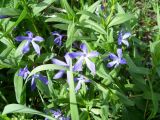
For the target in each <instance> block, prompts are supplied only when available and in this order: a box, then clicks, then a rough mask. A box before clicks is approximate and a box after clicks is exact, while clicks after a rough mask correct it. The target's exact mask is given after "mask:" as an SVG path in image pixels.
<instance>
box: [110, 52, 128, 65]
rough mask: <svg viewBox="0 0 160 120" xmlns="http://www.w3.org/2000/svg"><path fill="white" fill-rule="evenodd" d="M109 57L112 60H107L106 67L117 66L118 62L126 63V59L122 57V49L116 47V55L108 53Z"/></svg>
mask: <svg viewBox="0 0 160 120" xmlns="http://www.w3.org/2000/svg"><path fill="white" fill-rule="evenodd" d="M109 58H110V59H112V60H113V61H112V62H109V63H108V64H107V67H109V68H110V67H113V66H114V67H115V68H116V67H117V66H119V65H120V64H127V62H126V60H125V59H124V58H122V49H117V56H116V55H115V54H113V53H110V54H109Z"/></svg>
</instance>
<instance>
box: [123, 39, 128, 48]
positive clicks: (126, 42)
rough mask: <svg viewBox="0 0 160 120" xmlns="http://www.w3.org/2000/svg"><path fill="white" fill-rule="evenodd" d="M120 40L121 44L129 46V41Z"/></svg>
mask: <svg viewBox="0 0 160 120" xmlns="http://www.w3.org/2000/svg"><path fill="white" fill-rule="evenodd" d="M122 42H123V44H125V45H126V46H127V47H129V43H128V41H127V40H125V39H124V40H122Z"/></svg>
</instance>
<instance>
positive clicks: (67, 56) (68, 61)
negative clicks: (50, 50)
mask: <svg viewBox="0 0 160 120" xmlns="http://www.w3.org/2000/svg"><path fill="white" fill-rule="evenodd" d="M64 58H65V60H66V63H67V65H68V66H70V59H71V58H70V56H69V54H68V53H66V55H65V56H64Z"/></svg>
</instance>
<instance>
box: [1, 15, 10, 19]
mask: <svg viewBox="0 0 160 120" xmlns="http://www.w3.org/2000/svg"><path fill="white" fill-rule="evenodd" d="M8 17H10V16H8V15H0V19H4V18H8Z"/></svg>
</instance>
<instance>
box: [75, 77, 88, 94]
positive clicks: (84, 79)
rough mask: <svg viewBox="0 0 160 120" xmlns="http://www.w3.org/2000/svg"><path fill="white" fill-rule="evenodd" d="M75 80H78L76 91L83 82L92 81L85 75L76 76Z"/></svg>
mask: <svg viewBox="0 0 160 120" xmlns="http://www.w3.org/2000/svg"><path fill="white" fill-rule="evenodd" d="M75 81H78V83H77V86H76V88H75V91H76V92H77V91H78V90H79V89H80V88H81V86H82V84H84V83H88V82H91V81H90V80H89V79H88V78H86V77H85V76H83V75H80V77H78V78H75Z"/></svg>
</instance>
